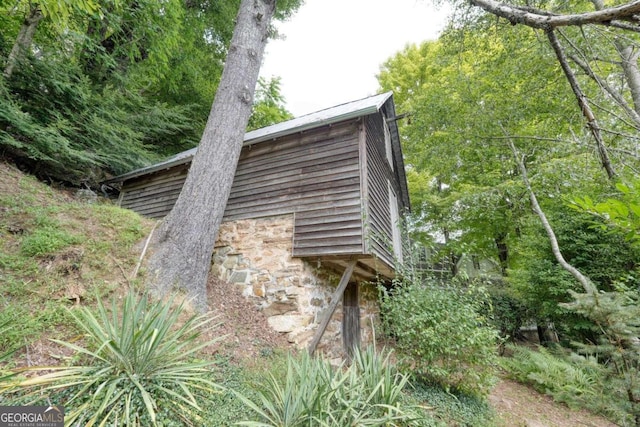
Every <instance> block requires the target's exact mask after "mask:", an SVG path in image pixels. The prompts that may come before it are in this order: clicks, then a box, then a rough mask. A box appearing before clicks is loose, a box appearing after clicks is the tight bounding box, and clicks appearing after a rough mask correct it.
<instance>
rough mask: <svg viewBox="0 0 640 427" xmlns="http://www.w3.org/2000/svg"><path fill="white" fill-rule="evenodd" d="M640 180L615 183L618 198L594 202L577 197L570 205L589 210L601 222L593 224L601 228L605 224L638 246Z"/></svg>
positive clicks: (639, 238) (604, 226)
mask: <svg viewBox="0 0 640 427" xmlns="http://www.w3.org/2000/svg"><path fill="white" fill-rule="evenodd" d="M639 186H640V180H638V179H637V178H636V179H634V180H633V181H632V183H631V184H625V183H622V182H619V183H617V184H616V189H617V190H618V198H607V199H606V200H604V201H602V202H599V203H596V202H594V201H593V200H592V199H591V197H589V196H584V197H577V198H576V199H575V200H574V202H573V204H572V205H570V206H572V207H574V208H576V209H578V210H579V211H583V212H589V213H591V214H593V215H596V216H598V217H599V218H601V219H602V221H603V222H599V223H597V224H595V226H599V227H600V228H602V229H606V228H607V226H608V227H610V228H611V230H612V231H613V232H614V233H624V236H625V238H626V239H627V240H628V241H629V242H631V244H633V245H634V246H640V192H639V191H638V187H639Z"/></svg>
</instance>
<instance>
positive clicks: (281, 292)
mask: <svg viewBox="0 0 640 427" xmlns="http://www.w3.org/2000/svg"><path fill="white" fill-rule="evenodd" d="M292 249H293V215H282V216H277V217H270V218H259V219H244V220H238V221H229V222H225V223H223V224H222V225H221V227H220V231H219V234H218V240H217V241H216V246H215V250H214V253H213V265H212V273H214V274H216V275H217V276H218V277H220V278H221V279H223V280H226V281H229V282H231V283H233V284H235V285H236V286H237V288H238V292H241V293H242V294H243V295H244V296H245V297H247V298H248V299H249V300H251V301H253V302H254V303H255V304H256V306H257V308H258V309H260V310H262V311H263V312H264V313H265V314H266V315H267V317H268V323H269V325H270V326H271V327H272V328H273V329H274V330H276V331H278V332H280V333H283V334H286V335H287V339H288V340H289V342H291V343H292V344H294V345H295V346H297V347H299V348H304V347H306V346H307V345H308V344H309V342H310V341H311V339H312V338H313V335H314V333H315V330H316V328H317V326H318V324H319V323H320V321H321V319H322V316H323V313H324V310H325V309H326V308H327V306H328V305H329V303H330V302H331V295H332V294H333V292H334V290H335V287H336V286H337V284H338V282H339V281H340V275H339V274H337V273H335V272H333V271H330V270H328V269H326V268H323V267H322V265H321V263H313V265H312V264H311V263H309V262H307V261H303V260H302V259H300V258H292V257H291V254H292ZM340 274H341V273H340ZM341 306H342V304H339V305H338V308H337V309H336V312H335V313H334V315H333V317H332V318H331V322H330V323H329V326H328V327H327V330H326V331H325V333H324V335H323V337H322V340H321V341H320V345H319V346H318V350H319V351H321V352H323V353H324V354H326V355H327V356H328V357H332V358H339V357H344V352H343V350H342V334H341V328H342V307H341ZM360 313H361V319H360V323H361V335H362V343H363V345H366V344H367V343H369V342H372V341H373V333H372V332H373V331H372V325H373V324H375V322H377V319H378V306H377V303H376V293H375V290H374V289H373V287H372V286H371V285H361V286H360Z"/></svg>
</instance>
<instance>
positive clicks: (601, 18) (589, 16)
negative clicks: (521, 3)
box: [469, 0, 640, 30]
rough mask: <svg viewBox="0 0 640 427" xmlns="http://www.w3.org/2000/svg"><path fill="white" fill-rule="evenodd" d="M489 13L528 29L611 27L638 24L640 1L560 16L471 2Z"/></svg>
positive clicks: (483, 0) (490, 0) (489, 0)
mask: <svg viewBox="0 0 640 427" xmlns="http://www.w3.org/2000/svg"><path fill="white" fill-rule="evenodd" d="M469 1H470V2H471V4H473V5H475V6H478V7H480V8H482V9H484V10H486V11H487V12H489V13H492V14H494V15H496V16H500V17H502V18H505V19H507V20H508V21H509V22H511V23H512V24H513V25H516V24H523V25H526V26H528V27H532V28H538V29H542V30H549V29H553V28H558V27H567V26H580V25H585V24H599V25H611V23H612V21H619V20H629V21H632V22H638V18H637V17H636V16H635V15H636V14H638V13H640V0H636V1H634V2H631V3H626V4H623V5H620V6H615V7H610V8H607V9H602V10H597V11H594V12H585V13H577V14H572V15H558V14H554V13H551V12H547V11H542V10H535V9H531V8H526V9H525V8H519V7H516V6H513V5H509V4H504V3H500V2H498V1H495V0H469Z"/></svg>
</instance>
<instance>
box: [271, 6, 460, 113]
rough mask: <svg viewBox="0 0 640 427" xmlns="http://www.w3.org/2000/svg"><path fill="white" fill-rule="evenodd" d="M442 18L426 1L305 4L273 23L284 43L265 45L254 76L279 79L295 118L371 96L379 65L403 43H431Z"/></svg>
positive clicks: (443, 12) (374, 87) (441, 12)
mask: <svg viewBox="0 0 640 427" xmlns="http://www.w3.org/2000/svg"><path fill="white" fill-rule="evenodd" d="M446 15H447V13H446V10H445V9H441V10H437V9H435V8H434V7H433V6H431V5H430V4H429V1H428V0H306V1H305V4H304V5H302V7H301V8H300V9H299V10H298V12H297V13H296V14H295V15H294V16H293V17H292V18H291V19H289V20H288V21H286V22H283V23H276V27H277V28H278V31H279V32H280V33H281V34H283V35H284V36H285V39H284V40H270V41H269V43H268V44H267V48H266V52H265V57H264V62H263V65H262V70H261V73H260V75H261V76H263V77H266V78H269V77H271V76H280V77H281V79H282V80H281V93H282V95H283V96H284V97H285V101H286V107H287V109H288V110H289V111H290V112H291V113H292V114H293V115H294V116H296V117H297V116H300V115H303V114H307V113H311V112H314V111H318V110H321V109H324V108H329V107H332V106H334V105H339V104H342V103H345V102H349V101H354V100H357V99H361V98H364V97H367V96H369V95H374V94H375V93H376V92H377V89H378V82H377V80H376V74H377V73H378V72H379V70H380V65H382V63H383V62H384V61H386V60H387V59H388V58H390V57H391V56H393V55H394V54H395V53H396V52H398V51H401V50H402V49H403V48H404V46H405V45H407V44H408V43H420V42H422V41H424V40H435V39H436V38H437V37H438V34H439V32H440V31H441V30H442V29H443V28H444V25H445V23H446Z"/></svg>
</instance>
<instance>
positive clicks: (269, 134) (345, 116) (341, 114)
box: [105, 92, 393, 183]
mask: <svg viewBox="0 0 640 427" xmlns="http://www.w3.org/2000/svg"><path fill="white" fill-rule="evenodd" d="M392 95H393V92H386V93H382V94H379V95H374V96H370V97H368V98H363V99H359V100H357V101H352V102H347V103H345V104H340V105H336V106H335V107H331V108H327V109H324V110H320V111H316V112H315V113H310V114H306V115H304V116H300V117H296V118H295V119H291V120H287V121H286V122H282V123H278V124H275V125H271V126H267V127H264V128H260V129H256V130H252V131H250V132H247V133H246V134H245V135H244V143H243V145H245V146H246V145H253V144H257V143H259V142H264V141H268V140H273V139H276V138H280V137H283V136H286V135H290V134H292V133H296V132H302V131H305V130H309V129H313V128H316V127H318V126H324V125H328V124H332V123H337V122H341V121H344V120H349V119H353V118H356V117H361V116H365V115H368V114H373V113H375V112H377V111H378V110H380V108H381V107H382V106H383V105H384V103H385V102H387V100H388V99H389V98H390V97H391V96H392ZM197 150H198V147H195V148H192V149H190V150H187V151H183V152H182V153H178V154H176V155H175V156H173V157H170V158H168V159H167V160H164V161H162V162H160V163H156V164H154V165H151V166H147V167H144V168H140V169H136V170H134V171H131V172H128V173H125V174H123V175H119V176H116V177H115V178H111V179H109V180H107V181H105V183H114V182H124V181H126V180H128V179H132V178H136V177H139V176H142V175H146V174H149V173H153V172H156V171H159V170H163V169H168V168H171V167H174V166H178V165H181V164H184V163H189V162H190V161H191V159H193V156H194V155H195V154H196V151H197Z"/></svg>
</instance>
